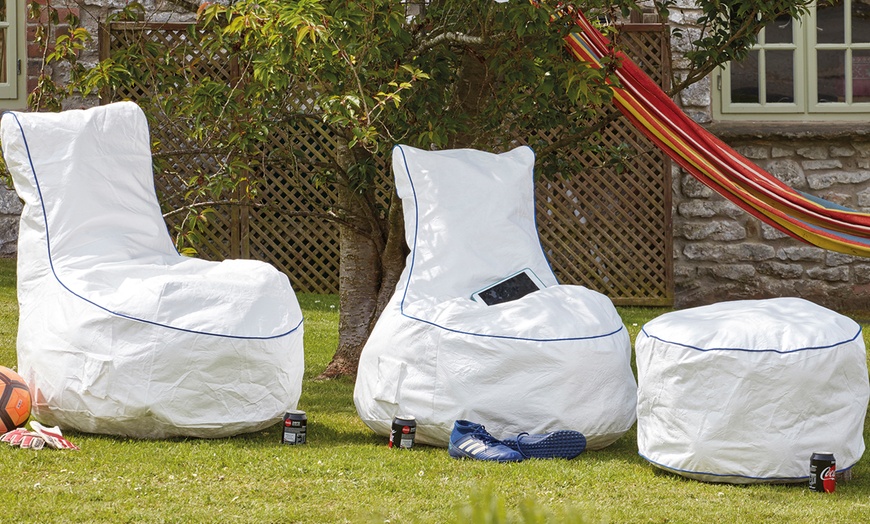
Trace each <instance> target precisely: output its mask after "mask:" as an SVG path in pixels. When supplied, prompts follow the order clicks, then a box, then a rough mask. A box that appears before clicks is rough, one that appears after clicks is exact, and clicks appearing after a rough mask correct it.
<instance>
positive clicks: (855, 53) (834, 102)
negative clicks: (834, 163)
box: [713, 0, 870, 121]
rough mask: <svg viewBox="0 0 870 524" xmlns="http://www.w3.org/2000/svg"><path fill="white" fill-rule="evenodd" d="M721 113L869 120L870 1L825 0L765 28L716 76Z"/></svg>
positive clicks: (766, 117) (729, 115) (717, 107)
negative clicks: (802, 14) (744, 52)
mask: <svg viewBox="0 0 870 524" xmlns="http://www.w3.org/2000/svg"><path fill="white" fill-rule="evenodd" d="M714 81H715V82H714V88H715V89H714V93H713V108H714V117H716V118H717V119H721V120H736V119H753V120H758V119H764V120H829V121H836V120H864V121H866V120H867V119H868V114H870V0H820V1H819V2H817V4H814V5H813V6H812V7H811V8H810V12H809V13H808V14H807V15H806V16H805V17H804V18H803V19H802V20H800V21H795V20H792V19H791V18H788V17H787V16H786V17H782V18H780V19H778V20H776V21H775V22H773V23H772V24H769V25H768V26H767V27H765V28H764V29H763V30H762V31H761V33H760V34H759V37H758V43H757V44H756V45H755V46H754V47H753V48H752V50H751V51H750V53H749V56H748V57H747V58H746V59H744V60H741V61H740V62H734V63H731V64H728V65H726V66H725V67H724V68H723V69H722V70H721V71H720V72H719V73H717V74H716V76H715V77H714Z"/></svg>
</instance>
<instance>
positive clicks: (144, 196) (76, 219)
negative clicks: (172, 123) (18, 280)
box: [0, 102, 178, 268]
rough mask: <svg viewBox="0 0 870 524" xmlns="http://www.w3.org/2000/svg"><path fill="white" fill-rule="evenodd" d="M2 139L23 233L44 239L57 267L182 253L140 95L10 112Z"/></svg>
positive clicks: (1, 129) (2, 126)
mask: <svg viewBox="0 0 870 524" xmlns="http://www.w3.org/2000/svg"><path fill="white" fill-rule="evenodd" d="M0 140H2V146H3V157H4V159H5V161H6V165H7V166H8V168H9V171H10V173H11V174H12V177H13V181H14V184H15V189H16V191H17V192H18V194H19V196H20V197H21V198H22V199H23V200H24V203H25V209H24V212H23V215H22V223H21V228H22V232H21V237H20V238H21V239H22V241H24V240H25V239H32V238H41V239H42V240H44V244H45V247H47V254H48V255H49V257H50V259H51V262H52V264H53V265H54V266H55V267H56V266H57V265H67V266H68V267H69V266H71V267H79V268H83V267H86V266H87V265H92V264H94V263H97V262H99V263H103V262H108V263H111V262H117V261H125V260H136V259H142V258H154V257H155V256H156V257H160V256H164V255H174V256H178V255H177V252H176V251H175V248H174V246H173V244H172V240H171V238H170V236H169V234H168V232H167V230H166V224H165V222H164V221H163V217H162V214H161V211H160V206H159V204H158V202H157V197H156V194H155V191H154V177H153V172H152V166H151V147H150V140H149V131H148V123H147V121H146V119H145V115H144V114H143V113H142V110H141V109H139V107H138V106H136V105H135V104H134V103H132V102H120V103H115V104H109V105H106V106H100V107H95V108H91V109H86V110H69V111H63V112H60V113H20V112H7V113H5V114H4V115H3V117H2V120H0ZM30 229H32V230H33V231H28V230H30ZM40 229H41V230H42V231H40Z"/></svg>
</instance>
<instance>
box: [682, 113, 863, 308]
mask: <svg viewBox="0 0 870 524" xmlns="http://www.w3.org/2000/svg"><path fill="white" fill-rule="evenodd" d="M711 128H713V130H714V132H715V133H716V134H717V135H718V136H720V137H723V138H724V139H725V140H726V141H727V142H729V143H730V144H731V145H732V146H733V147H734V148H735V149H736V150H737V151H738V152H740V153H742V154H743V155H744V156H746V157H747V158H749V159H750V160H752V161H753V162H755V163H756V164H758V165H759V166H761V167H762V168H764V169H766V170H767V171H768V172H770V173H772V174H774V175H775V176H776V177H777V178H779V179H780V180H782V181H783V182H785V183H786V184H788V185H790V186H792V187H794V188H797V189H799V190H802V191H806V192H808V193H810V194H814V195H817V196H820V197H822V198H825V199H827V200H831V201H833V202H835V203H838V204H841V205H844V206H847V207H850V208H854V209H858V210H861V211H867V212H870V136H868V135H867V134H866V133H862V134H858V135H851V136H845V133H837V132H830V133H818V132H814V133H807V132H806V131H801V130H797V129H792V130H790V131H789V130H779V131H778V132H777V133H775V134H765V135H764V136H756V135H747V134H746V133H745V132H743V131H732V130H728V129H726V128H725V126H719V127H717V126H711ZM674 180H675V183H674V186H675V187H674V210H673V222H674V276H675V291H676V293H675V294H676V305H677V306H678V307H687V306H694V305H700V304H709V303H712V302H716V301H721V300H729V299H747V298H765V297H774V296H799V297H803V298H806V299H809V300H812V301H814V302H817V303H819V304H823V305H826V306H828V307H831V308H835V309H848V310H858V309H870V259H867V258H862V257H856V256H851V255H844V254H841V253H835V252H832V251H827V250H824V249H821V248H817V247H814V246H810V245H808V244H805V243H803V242H800V241H798V240H795V239H793V238H791V237H789V236H787V235H786V234H784V233H782V232H780V231H779V230H777V229H774V228H772V227H770V226H768V225H766V224H763V223H762V222H761V221H759V220H758V219H756V218H754V217H752V216H750V215H749V214H748V213H746V212H745V211H743V210H742V209H740V208H738V207H737V206H736V205H734V204H732V203H731V202H729V201H727V200H725V199H724V198H722V197H721V196H719V195H718V194H716V193H714V192H713V191H712V190H711V189H709V188H708V187H706V186H704V185H703V184H701V183H700V182H698V181H697V180H696V179H695V178H694V177H692V176H691V175H688V174H686V173H685V172H683V171H682V170H678V171H677V172H675V173H674Z"/></svg>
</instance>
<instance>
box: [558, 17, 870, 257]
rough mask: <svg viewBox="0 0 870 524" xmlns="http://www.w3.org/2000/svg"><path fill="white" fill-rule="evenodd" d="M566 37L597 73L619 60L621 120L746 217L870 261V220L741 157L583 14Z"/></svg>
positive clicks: (617, 96) (617, 95) (616, 91)
mask: <svg viewBox="0 0 870 524" xmlns="http://www.w3.org/2000/svg"><path fill="white" fill-rule="evenodd" d="M576 21H577V26H578V31H576V32H574V33H572V34H571V35H569V36H568V37H567V38H566V43H567V45H568V47H569V48H570V49H571V51H572V52H573V53H574V55H575V56H576V57H577V58H578V59H580V60H583V61H585V62H587V63H589V64H590V65H591V66H592V67H601V62H600V60H601V58H602V57H604V56H608V55H614V56H615V57H616V58H617V59H618V64H619V65H618V66H617V67H616V71H615V73H616V75H617V77H618V78H619V83H620V84H621V85H620V87H615V86H613V92H614V96H613V101H614V104H616V106H617V107H618V109H619V110H620V111H621V112H622V113H623V115H625V116H626V118H628V120H629V121H630V122H631V123H632V124H633V125H634V126H635V127H637V128H638V129H639V130H640V131H641V132H643V133H644V134H645V135H646V136H647V137H648V138H649V139H650V140H652V141H653V142H654V143H655V144H656V145H657V146H658V147H660V148H661V149H662V150H663V151H664V152H665V153H666V154H667V155H668V156H670V157H671V158H672V159H673V160H674V161H675V162H677V164H679V165H680V166H681V167H682V168H683V169H685V170H686V171H688V172H689V173H691V174H692V175H693V176H695V177H696V178H697V179H699V180H700V181H701V182H703V183H704V184H706V185H708V186H709V187H711V188H712V189H713V190H715V191H716V192H718V193H720V194H721V195H723V196H724V197H725V198H727V199H728V200H730V201H731V202H733V203H734V204H736V205H738V206H739V207H741V208H742V209H744V210H745V211H746V212H748V213H750V214H751V215H753V216H755V217H757V218H758V219H760V220H762V221H763V222H765V223H767V224H769V225H771V226H773V227H775V228H777V229H779V230H780V231H783V232H785V233H787V234H788V235H790V236H792V237H794V238H797V239H799V240H802V241H804V242H807V243H809V244H813V245H816V246H818V247H821V248H825V249H830V250H833V251H839V252H841V253H847V254H851V255H860V256H870V215H868V214H866V213H860V212H858V211H855V210H851V209H848V208H845V207H843V206H840V205H838V204H835V203H833V202H829V201H826V200H823V199H821V198H818V197H815V196H812V195H808V194H806V193H803V192H801V191H797V190H795V189H793V188H791V187H789V186H787V185H786V184H784V183H783V182H781V181H780V180H778V179H777V178H776V177H774V176H773V175H771V174H770V173H768V172H766V171H764V170H763V169H761V168H760V167H759V166H757V165H755V164H754V163H753V162H752V161H750V160H748V159H747V158H745V157H743V156H742V155H740V154H739V153H737V152H736V151H734V149H732V148H731V147H730V146H728V145H727V144H725V143H724V142H722V141H721V140H719V139H718V138H716V137H715V136H714V135H713V134H712V133H710V132H709V131H707V130H706V129H704V128H703V127H701V126H700V125H699V124H698V123H697V122H695V121H694V120H692V119H691V118H689V117H688V116H687V115H686V114H685V113H683V112H682V110H680V108H679V107H677V105H676V104H675V103H674V101H673V100H671V99H670V98H669V97H668V95H667V94H666V93H665V92H664V91H662V90H661V89H660V88H659V86H658V85H656V83H655V82H653V80H652V79H651V78H649V76H647V75H646V73H644V72H643V71H642V70H641V69H640V68H639V67H638V66H637V65H636V64H634V63H633V62H632V61H631V60H630V59H629V58H628V57H627V56H625V55H624V54H623V53H621V52H614V51H613V49H612V48H611V47H610V46H609V42H608V40H607V38H606V37H605V36H604V35H603V34H601V32H600V31H598V30H597V29H596V28H595V27H594V26H592V24H591V23H590V22H589V21H588V20H587V19H586V18H585V17H584V16H583V15H582V14H578V15H577V19H576Z"/></svg>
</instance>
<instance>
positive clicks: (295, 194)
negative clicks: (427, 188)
mask: <svg viewBox="0 0 870 524" xmlns="http://www.w3.org/2000/svg"><path fill="white" fill-rule="evenodd" d="M189 31H190V27H189V26H187V25H181V24H147V23H129V22H127V23H113V24H112V25H110V26H108V27H105V28H102V30H101V33H100V49H101V57H108V56H110V55H111V53H112V52H113V51H117V50H120V49H123V48H129V47H130V46H140V47H141V46H144V45H146V44H147V43H149V42H151V43H153V42H156V43H161V44H167V45H169V46H170V47H172V48H174V49H175V54H176V55H177V56H178V57H179V58H178V59H179V60H182V61H183V63H184V64H185V65H186V71H187V81H191V82H193V81H196V80H197V79H201V78H212V79H224V80H227V81H229V80H231V79H233V78H236V77H237V75H238V73H237V67H236V65H235V61H234V60H233V59H232V57H231V56H228V55H227V54H226V53H221V52H219V53H218V54H217V55H214V54H212V55H209V54H208V53H205V52H203V50H201V49H197V48H196V46H195V45H194V44H193V43H192V40H193V39H189V38H188V36H187V35H188V34H189ZM620 38H623V40H622V42H623V44H624V45H625V46H626V48H627V49H628V54H629V55H630V56H632V57H633V58H634V59H635V60H636V61H637V62H638V64H639V65H641V67H643V68H644V69H645V70H646V71H647V72H648V73H650V74H651V76H652V77H653V78H654V79H655V80H656V81H657V82H659V83H660V84H662V85H663V86H666V85H667V84H666V82H667V80H668V79H669V77H670V69H669V68H670V63H669V60H668V57H669V47H668V36H667V30H666V28H665V26H662V25H660V24H630V25H626V26H623V28H622V32H621V33H620ZM153 96H159V93H152V92H151V91H150V90H149V87H148V83H147V79H144V80H143V81H142V82H140V83H139V84H136V85H135V87H133V88H131V89H129V90H126V91H119V92H116V93H111V94H109V96H106V97H104V99H105V100H112V99H114V100H117V99H124V98H128V99H132V100H137V101H140V103H142V102H147V100H149V99H150V98H151V97H153ZM157 120H158V121H157V122H152V123H151V125H152V129H151V132H152V137H153V139H154V141H155V148H154V149H155V164H156V165H158V166H159V168H160V170H159V172H158V173H156V175H155V182H156V186H157V187H158V191H159V192H160V197H161V202H162V203H163V205H164V209H167V210H169V209H175V208H178V207H182V206H184V205H185V204H186V202H185V193H186V192H187V191H188V190H189V185H188V184H189V183H190V180H191V179H192V178H193V177H194V176H195V175H196V174H197V173H210V172H214V171H215V170H216V169H217V166H218V162H217V160H216V159H215V158H213V157H212V156H211V155H210V154H209V152H208V151H207V150H203V148H201V147H199V146H198V145H197V144H192V143H189V142H187V141H186V140H185V138H183V137H184V136H185V133H184V132H183V129H182V127H183V126H184V125H185V123H184V122H181V121H178V119H177V118H172V115H162V116H159V115H158V117H157ZM538 135H539V136H543V137H545V138H547V139H549V140H550V141H554V140H556V139H557V138H559V137H558V132H554V131H550V132H546V131H545V132H540V133H538ZM602 136H603V140H602V145H603V146H605V148H606V147H608V146H610V147H615V146H620V145H623V144H624V145H626V146H628V147H629V148H630V149H631V150H632V151H633V152H634V153H635V154H634V156H633V157H632V160H631V161H630V162H629V164H628V167H627V169H626V170H625V171H623V172H619V173H618V172H617V171H616V170H615V169H614V168H612V167H602V165H604V164H605V163H606V162H605V160H606V159H604V158H596V157H595V156H593V155H591V154H588V153H587V154H581V153H579V152H575V151H572V150H570V149H567V150H564V151H562V154H563V155H566V156H568V157H571V158H572V159H574V160H578V161H579V162H580V164H581V165H582V166H583V169H582V170H581V171H580V172H578V173H575V174H573V175H572V176H570V177H567V178H565V179H557V180H540V181H539V182H538V186H537V189H536V191H537V200H538V228H539V230H540V235H541V241H542V243H543V245H544V249H545V251H546V252H547V255H548V257H549V259H550V263H551V264H552V266H553V269H554V271H555V272H556V274H557V276H558V277H559V279H560V280H561V281H562V282H563V283H571V284H581V285H585V286H587V287H590V288H592V289H595V290H597V291H600V292H602V293H604V294H606V295H608V296H610V297H611V298H612V299H613V300H614V302H616V303H617V304H643V305H661V304H671V303H672V302H673V276H672V272H673V270H672V255H671V251H672V239H671V237H672V231H671V217H670V213H671V182H670V164H669V161H668V160H667V158H666V157H665V156H664V155H663V154H662V153H661V152H660V151H659V150H658V149H656V148H655V147H654V146H653V145H652V144H651V143H650V142H648V141H647V140H646V139H645V138H643V137H642V136H641V135H640V134H639V133H638V132H636V131H635V130H634V128H633V127H631V125H630V124H628V123H627V122H626V121H624V120H622V119H620V120H616V121H614V122H613V123H612V124H611V125H609V126H608V127H607V128H606V129H605V130H604V131H603V132H602ZM270 138H271V143H270V144H269V146H268V147H269V148H270V149H269V150H268V151H263V152H262V153H263V156H264V157H268V158H269V159H270V160H269V161H268V162H266V163H264V167H263V168H262V172H261V173H258V174H257V176H256V177H255V180H256V184H257V186H256V187H255V188H254V190H255V191H254V192H253V193H254V195H255V199H254V201H252V202H249V203H247V205H232V206H216V212H215V213H213V214H211V215H209V223H208V227H207V228H206V230H205V232H204V238H203V239H202V240H201V241H200V242H199V243H198V244H197V248H198V250H199V255H200V256H203V257H205V258H210V259H222V258H226V257H247V258H254V259H259V260H264V261H267V262H270V263H272V264H273V265H275V266H276V267H278V268H279V269H281V270H282V271H284V272H285V273H287V275H288V276H289V277H290V279H291V282H292V283H293V286H294V288H295V289H296V290H298V291H307V292H316V293H335V292H337V291H338V280H339V279H338V276H339V237H338V230H337V228H336V227H335V226H334V225H333V224H331V223H330V222H328V221H326V220H324V219H322V218H320V217H318V215H320V214H322V212H323V211H324V210H325V209H327V208H328V207H329V205H330V202H332V201H333V197H334V188H332V187H330V186H329V185H322V186H319V187H315V186H314V182H313V181H312V180H313V177H312V175H313V174H314V173H313V172H312V171H311V169H312V168H311V161H317V162H320V163H328V162H329V160H330V157H331V154H330V152H329V151H326V150H324V149H323V148H324V147H325V146H324V144H328V143H329V140H328V138H329V137H328V134H327V131H326V130H325V129H323V128H321V127H319V126H318V125H317V124H316V123H307V124H303V123H298V122H297V123H296V124H295V126H293V125H289V124H287V125H281V126H276V127H275V129H273V135H272V136H271V137H270ZM293 150H295V152H296V154H297V155H302V157H303V159H304V160H307V161H306V162H297V161H296V160H297V159H298V157H295V158H294V157H293V156H292V155H288V154H286V153H287V152H288V151H293ZM282 152H283V153H282ZM382 162H383V165H384V169H383V172H384V173H385V175H386V176H385V177H383V179H382V180H380V181H379V183H378V186H377V189H376V192H377V194H378V196H379V197H380V198H382V201H383V202H384V203H386V201H387V199H388V196H389V194H390V192H391V183H392V180H391V178H390V176H389V171H388V168H387V162H386V160H385V159H384V160H382ZM385 205H386V204H385ZM183 218H184V213H177V214H173V215H171V216H168V217H167V225H168V226H169V228H170V230H173V229H174V228H175V227H176V226H178V224H179V221H180V220H182V219H183Z"/></svg>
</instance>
